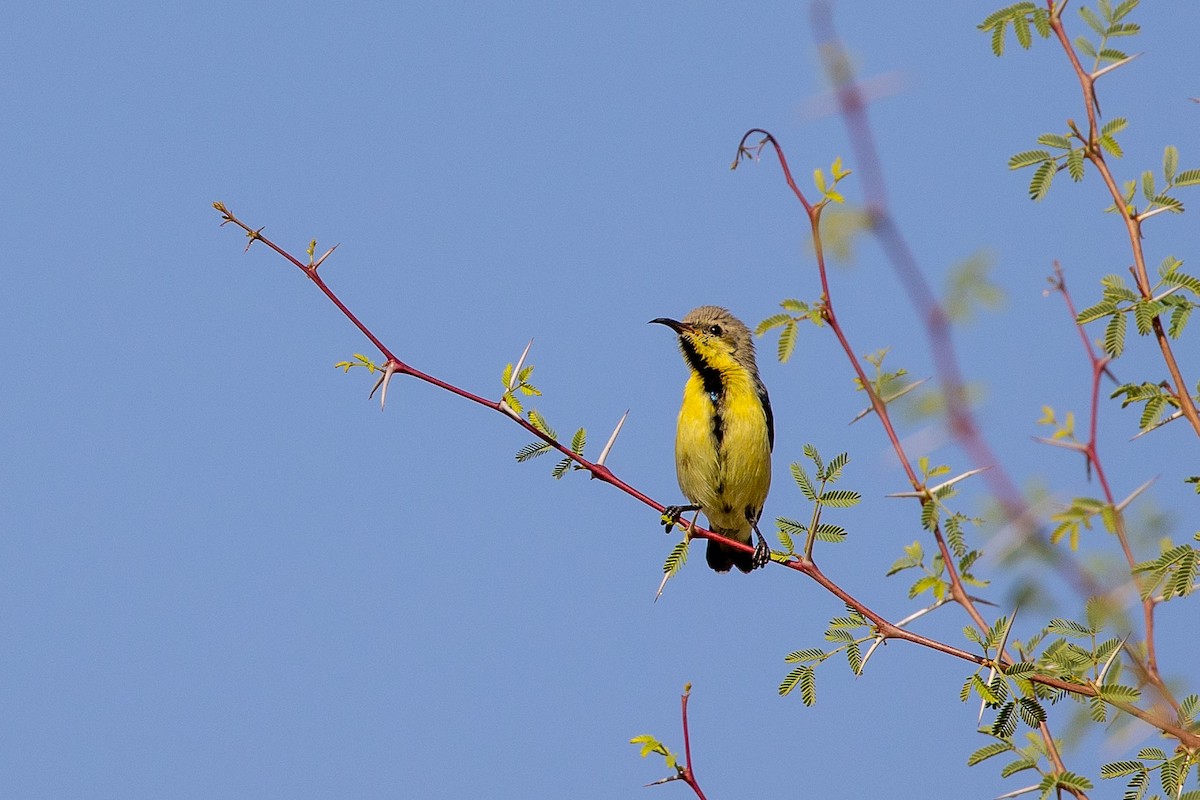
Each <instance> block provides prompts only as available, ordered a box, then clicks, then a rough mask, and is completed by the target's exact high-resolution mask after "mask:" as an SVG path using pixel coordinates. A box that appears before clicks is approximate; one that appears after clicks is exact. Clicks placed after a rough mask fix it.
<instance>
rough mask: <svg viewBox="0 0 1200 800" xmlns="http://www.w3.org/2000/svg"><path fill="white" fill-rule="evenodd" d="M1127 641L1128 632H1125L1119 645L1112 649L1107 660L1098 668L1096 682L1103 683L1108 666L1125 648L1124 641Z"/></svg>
mask: <svg viewBox="0 0 1200 800" xmlns="http://www.w3.org/2000/svg"><path fill="white" fill-rule="evenodd" d="M1127 641H1129V634H1125V638H1123V639H1121V646H1120V647H1118V648H1116V649H1114V650H1113V651H1112V653H1111V654H1110V655H1109V657H1108V660H1107V661H1105V662H1104V666H1103V667H1101V668H1100V674H1099V675H1098V676H1097V677H1096V683H1098V684H1103V683H1104V676H1105V675H1107V674H1108V668H1109V667H1111V666H1112V663H1113V661H1115V660H1116V658H1117V656H1119V655H1121V651H1122V650H1124V649H1125V643H1126V642H1127Z"/></svg>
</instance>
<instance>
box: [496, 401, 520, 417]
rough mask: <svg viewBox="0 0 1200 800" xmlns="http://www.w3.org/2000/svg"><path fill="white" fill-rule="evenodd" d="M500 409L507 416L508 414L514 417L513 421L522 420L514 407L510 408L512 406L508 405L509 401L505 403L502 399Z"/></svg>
mask: <svg viewBox="0 0 1200 800" xmlns="http://www.w3.org/2000/svg"><path fill="white" fill-rule="evenodd" d="M499 407H500V410H501V411H503V412H504V413H505V414H508V415H509V416H510V417H512V418H513V419H515V420H520V419H521V415H520V414H518V413H517V412H516V411H513V408H512V406H510V405H509V404H508V402H507V401H505V400H504V399H503V398H501V399H500V406H499Z"/></svg>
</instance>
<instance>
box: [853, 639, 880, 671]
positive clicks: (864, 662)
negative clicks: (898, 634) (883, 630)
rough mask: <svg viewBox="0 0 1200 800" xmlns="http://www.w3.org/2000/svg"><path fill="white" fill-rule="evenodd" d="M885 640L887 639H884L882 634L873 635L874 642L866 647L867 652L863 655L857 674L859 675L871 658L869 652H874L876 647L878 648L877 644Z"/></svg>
mask: <svg viewBox="0 0 1200 800" xmlns="http://www.w3.org/2000/svg"><path fill="white" fill-rule="evenodd" d="M886 641H887V640H886V639H884V638H883V637H882V636H876V637H875V642H874V643H873V644H872V645H871V646H870V647H868V648H867V654H866V655H865V656H863V660H862V665H861V668H860V669H859V671H858V674H859V675H861V674H862V673H863V671H864V670H866V668H867V662H868V661H870V660H871V654H872V653H874V652H875V650H876V649H878V647H879V645H881V644H883V643H884V642H886Z"/></svg>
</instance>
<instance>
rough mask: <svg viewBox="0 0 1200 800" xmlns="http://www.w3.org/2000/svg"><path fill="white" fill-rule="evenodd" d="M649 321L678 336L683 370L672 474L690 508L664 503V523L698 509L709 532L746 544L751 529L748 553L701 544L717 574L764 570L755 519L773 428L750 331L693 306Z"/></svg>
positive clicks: (715, 309) (767, 475)
mask: <svg viewBox="0 0 1200 800" xmlns="http://www.w3.org/2000/svg"><path fill="white" fill-rule="evenodd" d="M650 321H651V322H652V323H658V324H660V325H666V326H667V327H668V328H671V329H672V330H674V331H675V332H676V333H677V334H679V349H680V350H682V351H683V359H684V361H686V362H687V365H688V367H689V368H690V369H691V375H690V376H689V377H688V380H687V383H686V384H685V385H684V387H683V406H682V407H681V408H680V409H679V427H678V430H677V432H676V435H675V472H676V476H677V477H678V478H679V488H680V489H681V490H682V491H683V494H684V496H685V497H686V498H687V499H688V502H689V503H690V505H686V506H668V507H667V510H666V511H665V512H664V513H663V518H664V522H665V524H667V526H668V529H670V525H671V524H673V523H674V522H677V521H678V520H679V517H680V514H682V513H683V512H685V511H703V512H704V516H706V517H708V522H709V528H710V529H711V530H712V531H713V532H714V533H719V534H722V535H723V536H727V537H729V538H730V539H736V540H737V541H739V542H745V543H747V544H749V543H750V532H751V531H752V530H753V531H754V533H755V534H756V535H757V537H758V542H757V544H756V546H755V548H754V552H753V553H752V554H751V553H747V552H745V551H742V550H737V549H735V548H732V547H729V546H728V545H724V544H722V543H720V542H718V541H714V540H712V539H709V541H708V551H707V554H706V558H707V561H708V565H709V566H710V567H712V568H713V569H715V570H716V571H717V572H728V571H729V569H730V567H734V566H736V567H737V568H738V569H740V570H741V571H742V572H749V571H750V570H752V569H754V568H755V567H761V566H764V565H765V564H766V563H767V562H768V561H769V560H770V558H771V550H770V548H769V547H767V542H766V540H765V539H764V538H763V535H762V533H761V532H759V530H758V518H759V516H761V515H762V508H763V503H764V502H766V499H767V491H768V490H769V489H770V488H771V450H772V448H773V447H774V445H775V423H774V418H773V417H772V415H771V401H770V399H769V398H768V397H767V387H765V386H763V382H762V380H761V379H760V378H759V377H758V365H757V364H756V363H755V361H754V341H753V339H752V338H751V335H750V329H749V328H747V327H746V326H745V325H743V324H742V322H741V320H739V319H738V318H737V317H735V316H733V314H730V313H729V312H728V311H727V310H726V309H724V308H720V307H719V306H700V307H699V308H697V309H693V310H692V311H690V312H688V315H687V316H685V317H684V318H683V319H682V320H674V319H668V318H666V317H659V318H658V319H653V320H650ZM668 520H669V522H667V521H668Z"/></svg>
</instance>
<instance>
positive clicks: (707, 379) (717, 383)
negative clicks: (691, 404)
mask: <svg viewBox="0 0 1200 800" xmlns="http://www.w3.org/2000/svg"><path fill="white" fill-rule="evenodd" d="M679 349H680V350H682V351H683V357H684V358H686V359H687V362H688V366H690V367H691V368H692V369H694V370H695V371H696V374H697V375H699V376H700V380H701V381H702V382H703V383H704V392H705V394H707V395H708V396H709V397H712V398H719V397H721V396H723V395H724V394H725V384H724V383H723V382H722V380H721V373H720V372H718V371H717V370H715V369H713V368H712V366H711V365H710V364H709V363H708V362H707V361H705V360H704V359H703V358H701V357H700V354H699V353H698V352H696V348H695V347H694V346H693V345H692V343H691V342H689V341H688V340H687V339H685V338H684V337H682V336H680V337H679ZM714 402H716V401H715V400H714Z"/></svg>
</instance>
